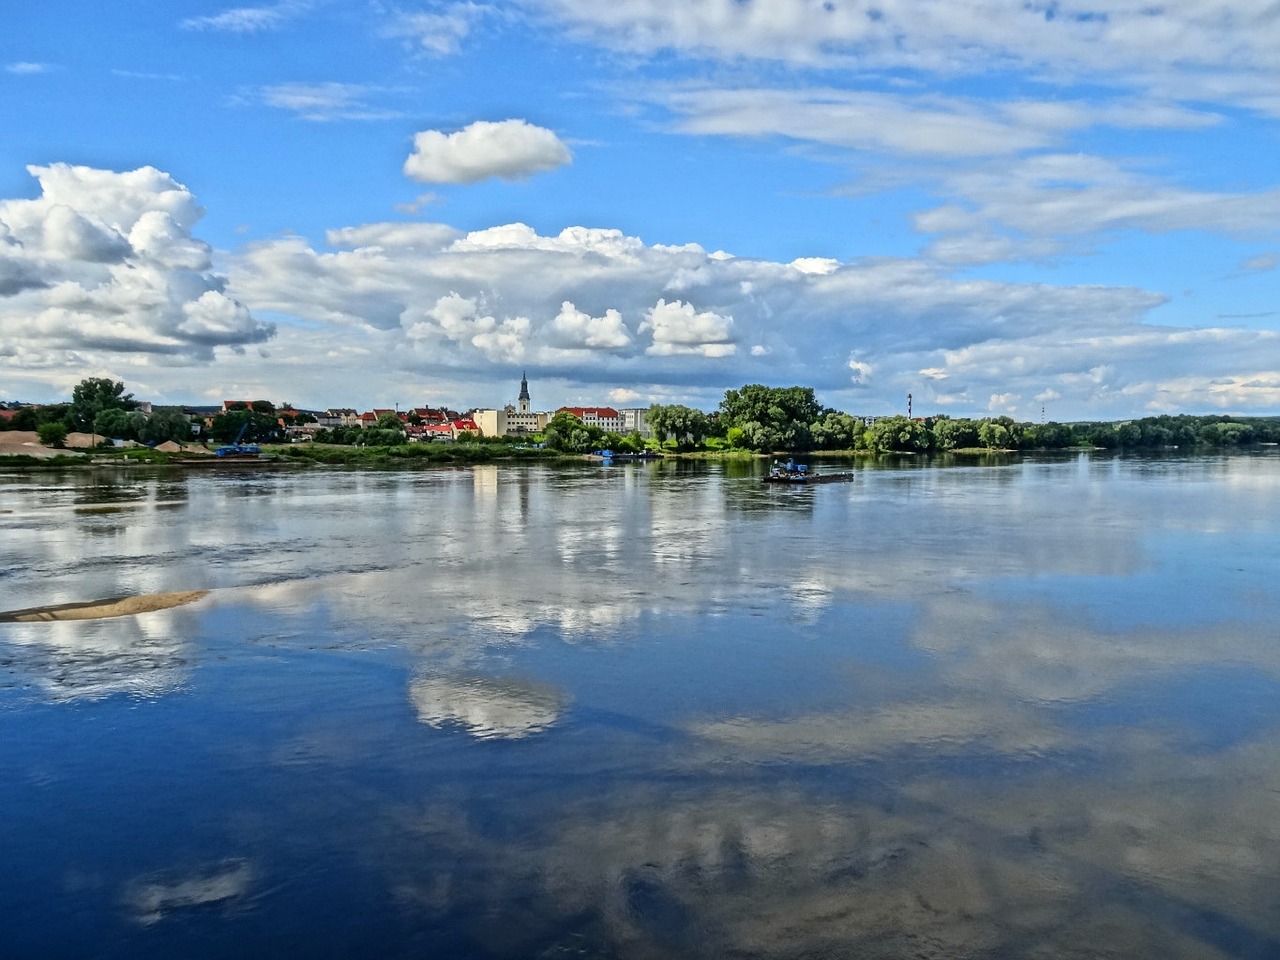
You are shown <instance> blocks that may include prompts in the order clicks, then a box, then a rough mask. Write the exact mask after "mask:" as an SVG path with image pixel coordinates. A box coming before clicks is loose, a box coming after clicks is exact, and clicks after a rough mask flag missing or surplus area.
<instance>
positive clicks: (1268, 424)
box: [0, 378, 1280, 465]
mask: <svg viewBox="0 0 1280 960" xmlns="http://www.w3.org/2000/svg"><path fill="white" fill-rule="evenodd" d="M138 407H139V404H138V402H137V401H135V400H134V399H133V397H132V395H131V394H128V393H126V392H125V390H124V384H122V383H120V382H119V381H112V380H108V379H103V378H90V379H87V380H84V381H82V382H81V383H80V384H78V385H77V386H76V387H75V389H74V390H73V392H72V398H71V401H70V402H68V403H64V404H48V405H44V406H40V407H31V406H26V407H22V408H21V409H20V410H18V411H16V412H15V413H12V415H10V416H9V417H8V418H7V419H6V420H4V421H3V422H0V431H18V430H26V431H31V430H34V431H35V432H36V433H37V435H38V437H39V441H40V443H41V444H43V445H46V446H48V447H52V448H55V449H57V448H60V447H62V446H63V444H64V443H65V441H66V438H67V437H68V436H69V435H71V434H72V433H73V432H75V431H80V432H81V433H91V435H93V436H95V437H101V438H103V443H102V444H100V445H99V446H98V447H95V448H94V451H93V452H94V453H95V455H102V454H106V455H111V456H117V457H120V458H121V459H123V460H126V461H129V460H132V461H139V460H147V461H152V462H165V461H170V460H173V459H180V458H181V453H178V454H164V453H162V452H159V451H156V450H154V449H153V447H154V446H155V445H156V444H160V443H164V442H165V441H177V442H180V443H189V442H190V440H191V436H192V422H193V421H192V418H190V417H188V416H186V415H185V414H184V413H183V412H182V411H181V409H180V408H158V409H155V410H153V411H151V412H150V413H149V414H143V413H142V412H141V411H139V409H138ZM290 416H293V417H296V416H299V414H296V413H291V414H290ZM302 416H305V414H302ZM384 419H385V420H386V422H383V421H379V423H378V424H377V425H376V426H374V427H364V428H361V427H351V428H336V429H334V430H329V431H325V430H321V431H319V432H318V433H317V434H316V435H315V439H314V440H313V441H311V442H307V443H293V444H280V445H279V446H273V447H271V448H269V450H270V452H271V453H273V454H275V455H276V456H277V457H279V458H281V459H283V460H287V461H297V462H302V463H305V462H313V463H330V464H344V463H346V464H361V463H374V462H384V463H388V464H396V463H400V464H405V465H408V464H410V463H464V462H467V463H476V462H487V461H493V460H514V459H542V458H554V457H557V456H565V455H580V454H584V453H591V452H596V451H600V450H604V449H609V450H613V451H615V452H623V453H641V452H645V451H652V452H660V453H664V454H674V455H699V454H700V455H724V456H729V455H751V454H769V453H776V452H786V453H791V454H795V453H801V454H803V453H807V452H822V451H829V452H836V451H840V452H853V453H866V454H883V453H924V454H928V453H956V452H994V451H1024V450H1027V451H1030V450H1070V449H1109V450H1159V449H1169V448H1178V449H1197V448H1202V449H1214V450H1221V449H1230V448H1243V447H1249V446H1252V445H1258V444H1275V443H1280V417H1240V416H1231V415H1193V414H1178V415H1160V416H1151V417H1142V418H1139V419H1134V420H1124V421H1076V422H1071V423H1056V422H1047V423H1044V422H1042V423H1032V422H1025V421H1017V420H1014V419H1013V418H1012V417H1007V416H1000V417H985V418H980V419H976V418H964V417H950V416H946V415H935V416H924V417H907V416H901V415H894V416H885V417H858V416H854V415H851V414H849V413H845V412H842V411H839V410H835V409H833V408H831V407H824V406H822V405H821V404H820V403H819V402H818V400H817V398H816V396H815V393H814V390H813V388H812V387H800V386H792V387H768V386H764V385H761V384H748V385H746V386H743V387H741V388H739V389H735V390H728V391H726V393H725V396H724V399H723V400H722V401H721V403H720V405H719V407H718V408H717V409H716V410H714V411H712V412H710V413H707V412H704V411H701V410H697V409H695V408H692V407H687V406H683V405H680V404H654V405H653V406H651V407H649V409H648V413H647V416H646V421H647V426H648V429H649V431H650V434H651V436H649V437H643V436H641V434H640V433H639V432H632V433H630V434H626V435H620V434H615V433H608V432H606V431H603V430H601V429H600V428H598V427H595V426H593V425H590V424H586V423H583V422H582V421H581V420H580V419H578V418H577V417H575V416H574V415H573V414H572V413H568V412H560V413H557V414H556V415H555V416H554V417H552V418H551V420H550V421H549V422H548V424H547V427H546V429H545V430H544V431H542V432H541V433H537V434H527V435H523V436H499V437H486V436H482V435H480V434H479V433H474V434H471V433H467V432H464V433H462V434H460V435H459V436H458V438H457V440H456V441H454V442H450V443H439V442H429V443H417V442H415V443H409V442H407V438H406V436H405V433H404V431H403V429H399V422H398V421H396V422H392V419H391V418H384ZM288 425H289V424H287V423H286V422H285V421H284V419H283V418H282V417H281V416H279V415H278V414H277V411H274V410H271V411H268V410H257V409H251V408H245V409H241V410H229V411H227V412H225V413H222V414H219V415H218V416H216V417H213V418H212V421H211V422H210V423H208V424H207V425H206V426H207V429H206V433H207V435H208V437H209V438H210V439H211V440H213V441H214V442H221V443H226V442H229V441H231V440H233V439H236V438H239V439H241V440H243V441H246V442H255V443H260V444H273V443H280V441H282V440H283V439H284V431H285V429H286V428H287V426H288ZM3 436H4V434H3V432H0V443H2V441H3ZM113 439H124V440H132V441H137V442H138V443H140V444H144V445H145V446H143V447H140V448H137V449H132V450H125V449H119V448H118V447H115V446H114V445H112V443H111V441H112V440H113ZM108 448H109V449H108ZM30 459H34V458H31V457H25V456H23V455H22V454H21V453H20V452H18V451H17V450H16V449H15V448H13V447H8V448H7V449H6V450H5V455H0V463H6V464H18V463H21V462H24V461H26V460H30ZM82 459H83V457H82V456H68V457H65V458H55V460H54V461H47V460H46V461H43V462H57V463H66V462H79V461H81V460H82Z"/></svg>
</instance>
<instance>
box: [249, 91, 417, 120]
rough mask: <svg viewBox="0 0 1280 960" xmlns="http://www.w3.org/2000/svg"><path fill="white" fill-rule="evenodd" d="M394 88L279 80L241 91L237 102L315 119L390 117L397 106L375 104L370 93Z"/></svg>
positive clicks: (391, 117)
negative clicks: (386, 107) (256, 88)
mask: <svg viewBox="0 0 1280 960" xmlns="http://www.w3.org/2000/svg"><path fill="white" fill-rule="evenodd" d="M389 92H393V91H390V90H388V89H387V88H386V87H374V86H367V85H365V84H360V83H281V84H276V85H274V86H269V87H262V88H260V89H258V90H254V91H248V92H242V93H241V94H240V95H239V96H238V97H237V98H236V102H238V103H240V104H261V105H262V106H267V107H274V108H276V109H278V110H291V111H292V112H293V113H295V114H297V115H298V118H299V119H302V120H310V121H313V122H316V123H329V122H332V121H335V120H392V119H395V118H396V117H399V116H400V115H401V114H400V112H399V111H398V110H388V109H383V108H379V107H375V106H373V105H372V104H370V103H369V100H370V98H371V97H374V96H376V95H379V94H385V93H389Z"/></svg>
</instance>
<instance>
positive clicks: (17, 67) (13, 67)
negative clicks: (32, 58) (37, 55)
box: [4, 60, 53, 75]
mask: <svg viewBox="0 0 1280 960" xmlns="http://www.w3.org/2000/svg"><path fill="white" fill-rule="evenodd" d="M4 69H5V72H6V73H16V74H19V75H30V74H33V73H48V72H49V71H50V70H52V69H53V67H52V66H51V65H49V64H47V63H30V62H28V61H26V60H19V61H18V62H17V63H8V64H5V68H4Z"/></svg>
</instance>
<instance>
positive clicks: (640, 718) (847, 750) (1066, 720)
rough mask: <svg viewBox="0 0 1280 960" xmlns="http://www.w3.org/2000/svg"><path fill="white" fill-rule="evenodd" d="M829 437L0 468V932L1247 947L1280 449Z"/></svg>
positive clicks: (632, 945) (1277, 929)
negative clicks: (355, 468) (288, 460)
mask: <svg viewBox="0 0 1280 960" xmlns="http://www.w3.org/2000/svg"><path fill="white" fill-rule="evenodd" d="M843 468H844V465H841V469H843ZM853 469H854V470H855V471H856V473H857V476H856V477H855V479H853V480H852V481H850V482H848V483H842V484H833V485H830V486H819V487H814V488H809V489H800V490H774V489H769V488H767V487H766V486H765V485H763V484H760V483H759V480H758V476H759V472H760V465H759V464H758V463H753V464H747V465H746V466H743V465H739V464H735V465H732V466H730V467H726V468H721V467H720V466H719V465H714V464H713V465H706V464H700V463H680V464H629V465H616V466H610V467H604V466H600V465H595V464H592V465H584V466H582V467H573V468H566V469H559V470H556V469H549V468H547V467H543V466H535V467H528V468H505V467H504V468H494V467H476V468H473V469H458V470H440V471H431V472H423V473H362V472H340V471H334V472H316V473H268V474H255V475H254V476H252V477H244V478H241V477H237V478H231V477H224V476H183V475H180V474H162V473H155V474H144V473H138V474H132V473H130V474H128V475H125V474H123V473H108V472H104V473H102V474H100V475H92V476H88V475H84V474H66V475H52V474H49V475H45V474H42V475H38V477H37V475H26V476H21V477H18V476H10V477H5V478H0V509H3V510H7V511H10V512H9V513H5V514H3V515H0V520H2V521H3V522H4V525H5V538H4V541H3V544H2V545H0V553H2V554H3V558H4V563H3V565H2V566H3V571H4V572H3V573H2V574H0V596H2V597H3V598H4V600H3V603H0V607H3V608H4V609H14V608H18V607H31V606H35V605H37V604H59V603H69V602H76V601H84V600H89V599H94V598H105V597H121V596H130V595H138V594H150V593H158V592H165V591H180V590H197V589H201V590H203V589H208V590H210V591H211V592H210V594H209V596H208V597H206V598H205V599H203V600H200V601H199V602H196V603H193V604H191V605H189V606H184V607H180V608H175V609H172V610H160V611H154V612H149V613H143V614H139V615H137V616H127V617H117V618H113V619H109V620H86V621H74V622H57V623H0V657H2V658H3V659H2V661H0V662H3V666H4V672H3V674H2V676H3V677H4V683H3V688H2V689H0V697H2V698H3V702H2V703H0V707H2V708H3V711H2V712H0V724H3V725H4V727H5V729H4V731H3V742H4V743H6V745H7V747H6V753H5V755H4V760H3V771H0V772H3V774H4V776H3V783H4V786H3V787H0V814H3V815H4V816H5V817H6V819H7V820H8V821H9V822H12V823H20V824H22V825H23V829H22V830H20V831H17V832H15V833H13V834H12V835H11V838H10V839H9V840H8V841H6V844H7V846H6V861H7V862H8V863H10V864H12V865H13V866H12V868H11V870H10V871H9V873H8V876H7V879H5V880H3V881H0V890H2V891H3V893H4V896H5V899H6V900H7V901H8V902H10V903H13V904H15V905H16V908H17V914H16V915H20V916H22V917H25V918H28V919H26V920H24V921H23V922H21V923H17V924H15V925H12V926H11V929H10V930H9V931H8V932H7V933H6V934H4V935H0V939H7V940H8V943H9V946H10V947H11V948H13V949H16V950H18V951H19V953H21V952H23V951H24V950H25V951H26V952H27V953H31V952H32V951H35V950H37V948H40V947H42V948H44V949H50V948H52V949H53V950H54V952H57V951H58V950H61V951H62V952H64V953H67V954H71V953H77V952H79V953H83V952H85V951H84V950H83V949H82V948H84V947H85V945H86V944H91V945H93V947H94V949H93V950H91V951H89V953H90V954H94V952H95V951H96V955H102V956H121V957H123V956H130V957H136V956H143V957H146V956H165V955H172V951H173V948H174V946H175V944H177V943H189V942H191V939H192V938H193V937H194V938H196V939H198V940H202V941H203V942H206V943H209V944H222V945H223V946H227V945H233V946H234V948H235V949H238V950H243V949H244V948H245V947H246V946H250V947H253V948H254V949H258V950H263V949H270V948H271V947H272V946H273V945H274V946H275V947H276V948H279V949H284V947H285V946H286V945H287V946H288V947H289V948H290V949H292V950H294V951H296V950H298V949H303V950H304V952H308V953H310V954H313V955H328V954H333V955H338V954H341V953H344V952H345V953H347V954H348V955H351V954H353V953H358V952H361V951H364V952H366V953H369V952H371V953H374V954H377V955H380V956H421V955H424V953H426V954H431V953H432V952H436V953H439V954H440V955H454V956H492V957H505V956H560V955H566V954H567V953H570V952H573V953H576V954H578V955H590V956H619V957H669V956H705V957H719V956H726V955H751V956H815V955H834V956H860V957H900V956H905V955H912V956H923V957H956V956H974V957H979V956H982V957H985V956H1038V957H1050V958H1052V957H1077V956H1117V957H1120V956H1125V957H1132V956H1157V955H1159V956H1171V957H1212V956H1223V957H1231V956H1240V957H1245V956H1247V957H1256V956H1274V955H1280V919H1278V918H1280V909H1277V907H1278V906H1280V905H1278V904H1277V902H1276V898H1275V894H1274V890H1275V889H1277V884H1276V882H1277V880H1280V826H1278V824H1280V806H1278V803H1280V801H1277V798H1278V797H1280V753H1278V752H1277V748H1276V746H1275V744H1276V742H1277V738H1276V736H1275V733H1276V730H1277V726H1278V725H1280V697H1278V696H1277V694H1278V693H1280V648H1277V647H1276V646H1275V643H1274V627H1273V624H1274V623H1275V622H1276V620H1277V614H1278V613H1280V610H1277V607H1278V606H1280V597H1278V596H1277V594H1276V593H1275V591H1274V589H1273V586H1272V584H1273V583H1274V582H1275V580H1276V575H1277V573H1280V569H1277V568H1278V567H1280V559H1278V558H1277V556H1276V554H1275V551H1274V549H1273V544H1274V542H1275V537H1276V534H1277V532H1278V530H1280V504H1278V503H1277V502H1276V501H1275V497H1274V490H1275V489H1276V484H1277V482H1278V481H1280V457H1276V456H1274V455H1264V456H1255V457H1248V456H1240V457H1233V458H1205V459H1190V458H1188V459H1180V460H1177V459H1169V460H1152V459H1148V460H1139V459H1122V458H1114V457H1090V456H1080V457H1071V458H1046V459H1044V460H1034V459H1026V460H1019V461H1010V462H1003V461H999V462H977V463H974V464H972V465H952V466H946V467H938V466H936V465H934V466H931V465H929V464H927V463H924V462H912V463H900V464H896V465H895V464H889V465H887V466H880V467H872V466H868V465H865V464H857V465H855V466H854V467H853ZM33 477H36V478H35V479H33ZM325 905H328V906H327V907H326V906H325ZM339 905H341V908H342V909H341V912H339V910H338V906H339ZM340 917H341V918H344V919H339V918H340ZM335 951H336V953H335ZM207 953H208V955H210V956H212V955H217V950H216V949H213V948H211V949H210V950H209V951H207ZM196 955H204V954H203V953H200V952H199V951H197V954H196Z"/></svg>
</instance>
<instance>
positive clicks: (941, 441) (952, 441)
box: [929, 417, 978, 450]
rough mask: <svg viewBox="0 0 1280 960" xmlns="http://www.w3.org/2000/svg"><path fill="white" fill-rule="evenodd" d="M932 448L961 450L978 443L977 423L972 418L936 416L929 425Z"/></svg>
mask: <svg viewBox="0 0 1280 960" xmlns="http://www.w3.org/2000/svg"><path fill="white" fill-rule="evenodd" d="M929 432H930V433H931V434H932V435H933V438H932V441H933V449H935V450H961V449H965V448H968V447H976V446H977V445H978V424H977V423H976V422H975V421H973V420H967V419H960V420H952V419H951V418H950V417H936V418H935V419H934V421H933V423H932V424H931V425H930V427H929Z"/></svg>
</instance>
